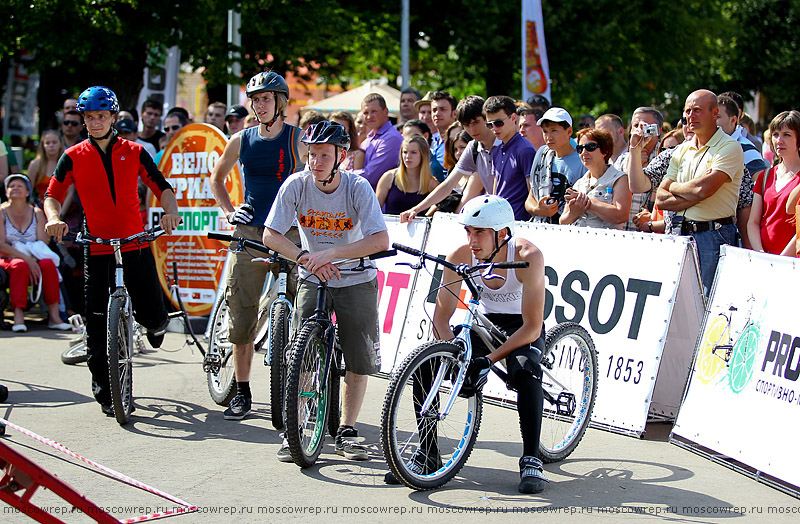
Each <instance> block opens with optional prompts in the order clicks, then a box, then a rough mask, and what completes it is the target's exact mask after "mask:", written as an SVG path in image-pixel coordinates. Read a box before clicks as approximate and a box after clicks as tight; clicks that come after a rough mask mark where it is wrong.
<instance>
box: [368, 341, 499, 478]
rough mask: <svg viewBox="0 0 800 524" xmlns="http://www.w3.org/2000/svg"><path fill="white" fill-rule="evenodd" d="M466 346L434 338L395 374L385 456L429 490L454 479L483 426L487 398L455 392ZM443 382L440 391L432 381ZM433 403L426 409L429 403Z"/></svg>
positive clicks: (395, 469)
mask: <svg viewBox="0 0 800 524" xmlns="http://www.w3.org/2000/svg"><path fill="white" fill-rule="evenodd" d="M461 352H462V349H461V348H460V347H459V346H457V345H455V344H452V343H449V342H439V341H436V342H431V343H429V344H425V345H423V346H420V347H419V348H417V349H416V350H414V351H413V352H412V353H411V354H410V355H409V356H408V357H406V359H405V360H404V361H403V363H402V364H401V365H400V367H399V368H398V369H397V371H395V373H393V374H392V377H391V379H390V381H389V387H388V389H387V391H386V397H385V398H384V401H383V412H382V415H381V447H382V448H383V456H384V457H385V458H386V463H387V464H388V465H389V469H391V471H392V473H394V475H395V477H396V478H397V479H398V480H400V481H402V482H403V483H404V484H405V485H407V486H409V487H411V488H414V489H417V490H427V489H434V488H438V487H439V486H442V485H444V484H445V483H446V482H448V481H449V480H451V479H452V478H453V477H455V476H456V474H457V473H458V472H459V471H460V470H461V468H462V467H463V466H464V464H466V462H467V459H468V458H469V455H470V453H472V448H473V447H474V446H475V441H476V439H477V438H478V429H479V428H480V425H481V413H482V411H483V397H482V396H481V394H480V393H478V394H476V395H473V396H472V397H470V398H467V399H465V398H461V397H455V401H454V403H453V406H452V408H451V409H450V411H449V412H448V413H441V412H440V410H441V408H442V407H443V406H444V405H446V403H447V401H448V399H449V397H450V395H451V393H452V387H453V383H452V379H453V377H455V376H456V375H457V374H458V370H459V366H460V363H459V356H460V353H461ZM437 382H438V383H439V384H440V386H439V390H438V392H436V391H433V386H434V385H435V384H436V383H437ZM426 401H427V403H428V404H429V406H428V407H427V408H426V409H425V404H426Z"/></svg>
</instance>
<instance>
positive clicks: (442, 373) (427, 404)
mask: <svg viewBox="0 0 800 524" xmlns="http://www.w3.org/2000/svg"><path fill="white" fill-rule="evenodd" d="M477 307H478V301H477V300H475V299H474V298H473V299H470V301H469V309H468V312H467V316H466V318H465V319H464V322H463V323H462V324H461V331H460V332H459V334H458V336H457V337H456V340H460V341H462V342H463V344H464V351H462V352H461V353H460V355H459V357H458V358H459V360H461V367H460V368H459V370H458V375H456V377H455V379H454V380H453V387H452V389H451V391H450V396H449V397H448V398H447V402H446V403H445V405H444V409H442V410H440V411H439V413H431V412H430V408H431V405H433V404H434V402H436V399H437V396H438V394H439V388H440V387H441V385H442V382H443V381H444V380H445V377H446V375H448V374H449V373H448V371H450V366H439V369H438V371H437V373H436V377H435V378H434V380H433V384H432V385H431V389H430V391H429V392H428V395H427V396H426V397H425V401H424V402H423V403H422V405H421V406H420V408H419V415H420V416H422V417H435V418H437V419H439V420H444V419H445V418H447V415H448V414H449V413H450V409H452V407H453V404H454V403H455V401H456V398H457V397H458V392H459V391H461V386H462V385H463V384H464V379H465V378H466V375H467V368H468V367H469V362H470V360H471V359H472V341H471V340H470V338H469V333H470V331H471V330H472V323H473V321H474V319H475V313H474V308H477Z"/></svg>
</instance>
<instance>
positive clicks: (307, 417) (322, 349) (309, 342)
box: [284, 321, 328, 468]
mask: <svg viewBox="0 0 800 524" xmlns="http://www.w3.org/2000/svg"><path fill="white" fill-rule="evenodd" d="M326 353H327V345H326V340H325V328H324V327H323V326H322V325H321V324H319V323H318V322H314V321H310V322H306V323H305V324H303V327H302V328H301V329H300V334H299V335H298V336H297V337H296V338H295V341H294V344H293V346H292V352H291V356H290V357H289V365H288V366H287V373H286V400H285V402H286V404H285V406H286V409H285V412H284V417H285V420H284V423H285V425H286V429H285V435H286V440H288V441H289V449H290V450H291V453H292V459H293V460H294V462H295V464H297V465H298V466H300V467H301V468H307V467H310V466H312V465H314V463H315V462H316V460H317V457H319V454H320V452H321V451H322V445H323V444H324V442H325V417H326V414H327V413H326V411H327V401H328V399H327V389H326V388H323V385H322V383H321V380H320V377H321V375H322V370H323V366H324V365H325V357H326Z"/></svg>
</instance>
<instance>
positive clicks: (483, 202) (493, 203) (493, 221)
mask: <svg viewBox="0 0 800 524" xmlns="http://www.w3.org/2000/svg"><path fill="white" fill-rule="evenodd" d="M458 223H459V224H463V225H465V226H472V227H482V228H487V229H494V230H495V231H500V230H501V229H503V228H505V227H507V228H508V229H509V236H510V235H513V234H514V210H513V209H512V208H511V204H509V203H508V200H506V199H505V198H502V197H499V196H497V195H481V196H478V197H475V198H473V199H472V200H470V201H469V202H467V203H466V204H464V207H462V208H461V212H460V213H459V214H458Z"/></svg>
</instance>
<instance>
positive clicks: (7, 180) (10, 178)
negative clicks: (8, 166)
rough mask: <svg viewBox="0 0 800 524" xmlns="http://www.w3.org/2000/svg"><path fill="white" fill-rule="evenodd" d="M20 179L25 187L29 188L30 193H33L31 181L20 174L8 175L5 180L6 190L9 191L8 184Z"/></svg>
mask: <svg viewBox="0 0 800 524" xmlns="http://www.w3.org/2000/svg"><path fill="white" fill-rule="evenodd" d="M15 179H20V180H22V181H23V182H25V185H26V186H28V193H29V194H30V192H31V179H30V178H28V177H26V176H25V175H20V174H19V173H16V174H13V175H8V176H7V177H6V180H5V185H6V189H8V184H10V183H11V181H12V180H15Z"/></svg>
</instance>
